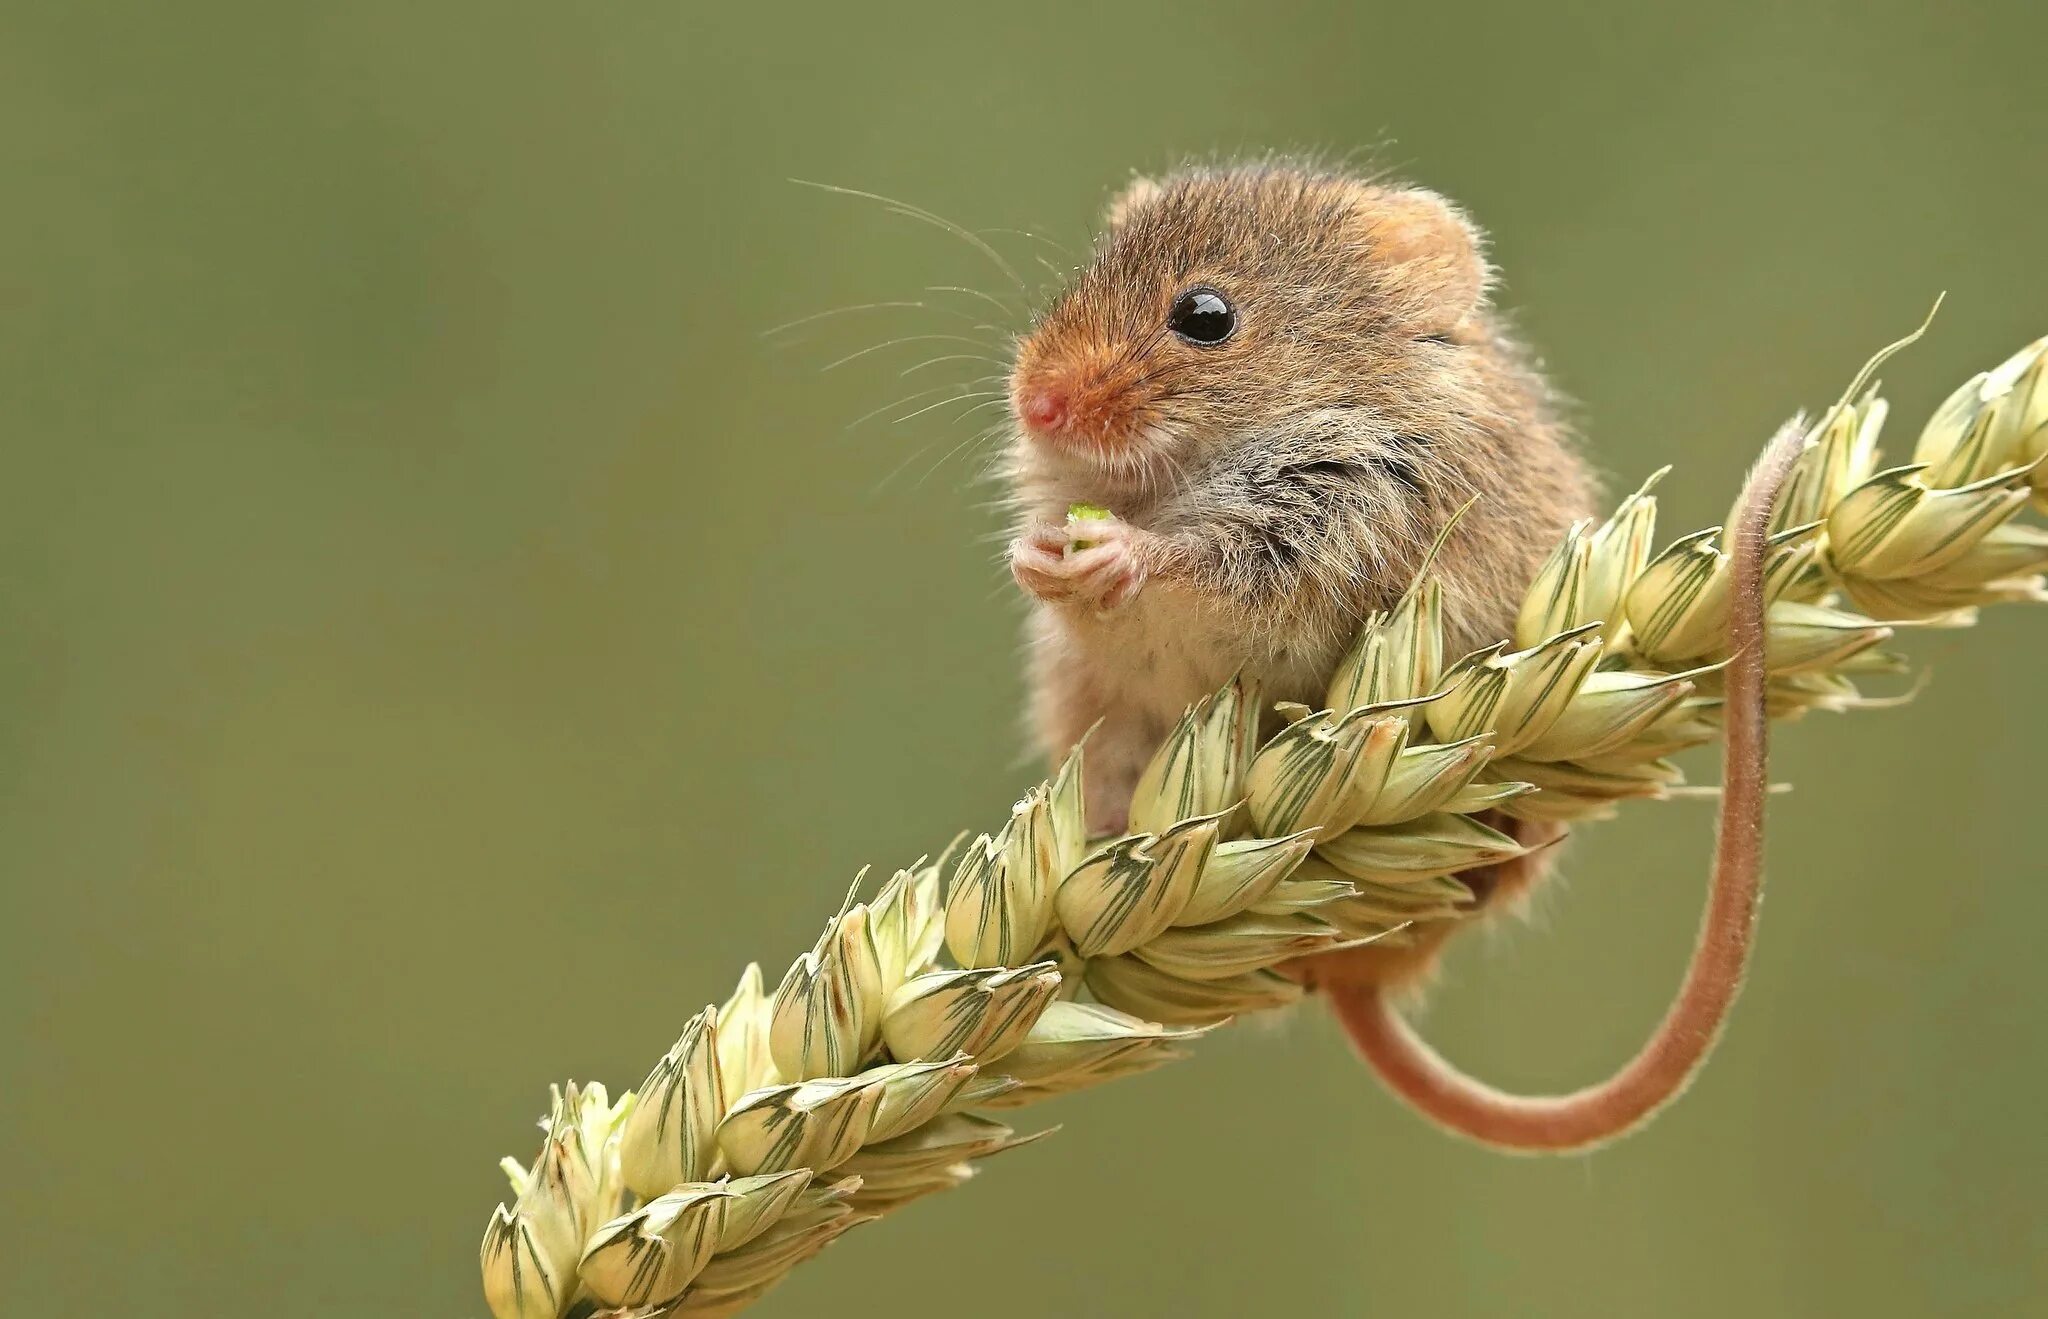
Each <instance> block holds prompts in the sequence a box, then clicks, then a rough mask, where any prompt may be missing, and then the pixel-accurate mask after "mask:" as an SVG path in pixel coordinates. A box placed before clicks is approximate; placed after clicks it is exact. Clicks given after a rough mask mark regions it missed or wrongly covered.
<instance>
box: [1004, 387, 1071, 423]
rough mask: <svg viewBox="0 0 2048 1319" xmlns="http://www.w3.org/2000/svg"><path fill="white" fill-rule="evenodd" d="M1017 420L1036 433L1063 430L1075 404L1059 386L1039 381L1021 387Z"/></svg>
mask: <svg viewBox="0 0 2048 1319" xmlns="http://www.w3.org/2000/svg"><path fill="white" fill-rule="evenodd" d="M1016 405H1017V419H1018V420H1019V421H1021V422H1023V423H1024V424H1025V425H1026V426H1028V427H1030V428H1031V429H1032V430H1034V431H1041V432H1050V431H1057V430H1061V429H1063V428H1064V427H1065V426H1066V424H1067V418H1068V417H1069V415H1071V413H1072V411H1073V402H1072V400H1071V399H1070V398H1069V397H1068V395H1067V391H1066V390H1065V389H1063V388H1061V387H1060V386H1059V385H1056V384H1052V383H1050V382H1047V381H1039V382H1035V383H1033V384H1029V385H1023V386H1020V387H1019V388H1018V390H1017V397H1016Z"/></svg>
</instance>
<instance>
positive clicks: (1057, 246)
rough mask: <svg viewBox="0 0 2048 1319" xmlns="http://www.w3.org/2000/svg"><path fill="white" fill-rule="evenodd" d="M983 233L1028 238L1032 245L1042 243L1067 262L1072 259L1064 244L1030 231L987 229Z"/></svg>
mask: <svg viewBox="0 0 2048 1319" xmlns="http://www.w3.org/2000/svg"><path fill="white" fill-rule="evenodd" d="M985 232H987V233H992V234H1015V235H1017V237H1019V238H1028V239H1030V240H1031V241H1032V242H1034V243H1043V244H1044V245H1045V246H1047V247H1049V248H1051V249H1052V250H1053V251H1055V252H1057V253H1058V254H1059V255H1061V256H1063V257H1065V258H1066V259H1067V260H1069V261H1072V260H1073V259H1074V253H1073V251H1072V250H1071V249H1070V248H1068V247H1067V245H1066V244H1064V243H1058V242H1054V241H1053V240H1052V239H1050V238H1047V237H1046V236H1045V235H1044V234H1041V233H1037V232H1034V231H1033V230H1030V229H1009V228H999V229H989V230H986V231H985Z"/></svg>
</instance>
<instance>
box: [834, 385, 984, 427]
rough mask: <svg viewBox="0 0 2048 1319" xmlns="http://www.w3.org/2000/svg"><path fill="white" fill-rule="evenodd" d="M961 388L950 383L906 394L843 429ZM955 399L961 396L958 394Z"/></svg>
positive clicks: (872, 410) (856, 418) (862, 416)
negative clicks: (906, 405)
mask: <svg viewBox="0 0 2048 1319" xmlns="http://www.w3.org/2000/svg"><path fill="white" fill-rule="evenodd" d="M959 388H960V386H959V385H958V384H957V383H954V382H951V381H948V382H947V383H946V384H943V385H933V386H932V387H931V388H929V389H920V390H918V391H917V392H916V393H912V394H905V395H904V396H903V397H902V398H894V399H890V400H889V401H888V402H887V403H884V404H883V405H882V406H881V407H879V408H870V409H868V410H867V411H866V412H863V413H861V414H860V415H859V416H858V417H855V418H854V419H853V420H852V421H849V422H847V423H846V425H845V427H844V428H843V429H846V430H852V429H853V428H854V427H856V426H858V425H860V424H861V423H862V422H864V421H868V420H871V419H872V418H875V417H879V416H881V415H882V414H883V413H884V412H892V411H894V410H895V409H897V408H900V407H902V406H903V405H904V404H906V403H915V402H917V401H918V400H919V399H924V398H930V397H931V396H932V395H933V394H943V393H945V392H946V391H947V390H958V389H959ZM955 397H960V396H959V395H957V394H956V395H955ZM939 401H940V402H942V403H944V402H950V401H951V400H950V399H941V400H939Z"/></svg>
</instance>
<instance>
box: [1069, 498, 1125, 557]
mask: <svg viewBox="0 0 2048 1319" xmlns="http://www.w3.org/2000/svg"><path fill="white" fill-rule="evenodd" d="M1115 516H1116V514H1114V513H1112V512H1110V511H1109V510H1108V509H1106V508H1104V507H1102V506H1101V505H1100V504H1069V505H1067V525H1068V526H1070V527H1071V526H1073V525H1074V524H1075V523H1076V522H1107V521H1109V520H1110V519H1112V518H1114V517H1115ZM1094 544H1095V542H1094V541H1092V540H1077V541H1073V542H1071V543H1070V544H1069V545H1068V546H1067V553H1069V554H1072V553H1073V552H1074V551H1075V550H1085V549H1089V548H1091V547H1093V546H1094Z"/></svg>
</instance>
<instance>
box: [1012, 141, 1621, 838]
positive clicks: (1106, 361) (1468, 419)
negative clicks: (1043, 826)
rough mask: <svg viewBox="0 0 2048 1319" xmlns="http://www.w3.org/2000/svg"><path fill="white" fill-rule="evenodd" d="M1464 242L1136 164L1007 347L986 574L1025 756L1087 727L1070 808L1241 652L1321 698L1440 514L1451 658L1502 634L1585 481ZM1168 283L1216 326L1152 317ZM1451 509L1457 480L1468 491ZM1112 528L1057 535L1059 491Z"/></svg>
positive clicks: (1364, 187) (1402, 208) (1277, 696)
mask: <svg viewBox="0 0 2048 1319" xmlns="http://www.w3.org/2000/svg"><path fill="white" fill-rule="evenodd" d="M1489 282H1490V280H1489V271H1488V269H1487V266H1486V264H1485V259H1484V256H1483V254H1482V250H1481V240H1480V237H1479V234H1478V232H1477V231H1476V230H1475V229H1474V228H1473V227H1472V225H1471V224H1470V222H1469V221H1467V220H1466V219H1465V217H1464V216H1463V215H1462V214H1461V213H1460V212H1459V211H1457V210H1456V209H1455V208H1454V207H1452V206H1451V205H1450V204H1449V203H1448V202H1446V201H1444V200H1443V199H1442V198H1440V197H1438V196H1436V195H1435V194H1434V193H1430V192H1426V191H1423V190H1420V189H1415V188H1407V187H1401V186H1398V185H1393V184H1387V183H1381V182H1373V181H1367V180H1363V179H1359V178H1355V177H1351V176H1347V175H1344V174H1338V173H1329V172H1319V171H1317V170H1314V169H1311V168H1307V167H1298V166H1292V165H1286V164H1261V165H1252V166H1241V167H1235V168H1205V169H1195V170H1190V171H1188V172H1185V173H1180V174H1175V175H1173V176H1170V177H1168V178H1165V179H1163V180H1160V181H1157V182H1154V181H1151V180H1140V181H1139V182H1138V183H1136V184H1134V185H1133V186H1132V188H1131V189H1129V190H1128V191H1127V192H1126V193H1125V194H1124V195H1123V196H1122V197H1120V198H1119V199H1118V200H1117V201H1116V202H1115V203H1114V204H1113V205H1112V207H1111V210H1110V227H1109V228H1108V230H1107V231H1106V232H1105V233H1104V234H1103V236H1102V238H1101V240H1100V241H1099V243H1098V245H1097V248H1096V252H1095V256H1094V261H1093V263H1092V264H1091V265H1090V266H1089V267H1088V268H1087V269H1086V270H1085V271H1083V272H1082V273H1081V274H1080V275H1079V276H1078V277H1077V278H1076V279H1075V280H1074V281H1073V282H1072V283H1071V284H1070V285H1069V286H1068V287H1067V288H1066V289H1065V290H1064V291H1063V292H1062V293H1061V294H1060V295H1059V296H1058V297H1057V298H1056V299H1055V300H1054V301H1053V303H1052V304H1051V305H1050V306H1049V307H1048V308H1047V309H1046V310H1045V312H1044V314H1043V315H1042V316H1041V317H1040V319H1039V321H1038V323H1037V324H1036V325H1035V326H1034V328H1033V330H1032V332H1031V333H1030V334H1029V335H1028V336H1027V337H1026V338H1025V339H1024V341H1023V342H1022V344H1021V345H1020V347H1019V349H1018V353H1017V360H1016V365H1015V370H1014V372H1013V374H1012V379H1011V384H1012V397H1013V401H1015V400H1018V399H1023V398H1026V397H1029V396H1030V395H1031V393H1032V391H1047V390H1050V391H1056V392H1057V394H1058V396H1059V397H1060V398H1061V399H1062V400H1063V401H1064V402H1065V404H1066V408H1065V412H1064V415H1063V420H1062V421H1061V423H1060V424H1059V425H1058V427H1057V428H1056V429H1054V430H1051V431H1047V430H1043V429H1041V430H1039V431H1036V432H1034V431H1032V430H1031V429H1030V428H1028V427H1026V426H1024V425H1023V424H1022V423H1021V422H1020V423H1019V430H1018V438H1017V441H1016V443H1015V445H1014V448H1013V451H1012V454H1011V461H1010V474H1011V479H1012V484H1013V490H1014V496H1015V505H1016V508H1017V512H1018V519H1019V529H1018V530H1019V535H1018V540H1017V542H1016V544H1015V546H1014V547H1013V566H1014V568H1015V570H1016V572H1017V576H1018V578H1019V581H1020V582H1022V583H1023V584H1024V585H1025V587H1026V589H1027V590H1029V591H1031V592H1032V593H1033V594H1035V595H1037V596H1038V597H1039V599H1040V603H1039V605H1038V607H1037V608H1036V609H1035V610H1034V614H1033V618H1032V622H1031V630H1030V635H1031V647H1032V655H1031V684H1032V688H1033V723H1034V726H1035V729H1036V732H1037V736H1038V740H1039V742H1040V745H1041V747H1042V749H1043V750H1044V752H1045V753H1046V754H1047V755H1048V756H1049V757H1053V758H1057V757H1060V756H1063V755H1064V754H1065V753H1066V751H1067V750H1068V749H1069V748H1070V747H1071V746H1072V745H1073V744H1074V743H1075V742H1076V740H1078V739H1079V738H1080V737H1081V736H1082V735H1083V734H1084V733H1086V732H1087V731H1088V729H1089V728H1090V727H1092V726H1095V725H1096V724H1097V723H1098V721H1099V722H1100V728H1099V729H1098V731H1097V732H1096V733H1095V735H1094V740H1093V741H1091V743H1090V756H1089V789H1090V791H1089V812H1090V819H1091V822H1092V823H1093V824H1094V825H1095V826H1096V827H1097V828H1099V829H1118V828H1121V827H1122V810H1123V807H1124V805H1125V803H1127V802H1128V800H1129V794H1130V791H1131V788H1132V787H1133V785H1134V784H1135V782H1136V779H1137V775H1138V773H1139V771H1140V770H1141V769H1142V768H1143V766H1144V764H1145V762H1146V761H1147V760H1148V759H1149V758H1150V756H1151V754H1152V752H1153V751H1154V750H1155V749H1156V748H1157V746H1158V744H1159V743H1160V741H1161V740H1162V739H1163V738H1164V736H1165V734H1166V732H1167V731H1168V730H1169V729H1170V728H1171V727H1172V725H1173V722H1174V721H1175V720H1176V719H1177V718H1178V717H1179V715H1180V713H1181V711H1182V709H1183V708H1184V707H1185V706H1187V705H1188V704H1189V703H1190V702H1191V701H1194V700H1195V699H1197V698H1199V697H1201V696H1203V695H1205V694H1206V693H1208V692H1210V691H1213V690H1214V689H1216V688H1217V687H1219V686H1221V685H1222V684H1223V683H1224V682H1226V681H1227V680H1228V679H1229V678H1230V676H1231V675H1232V674H1233V673H1235V672H1238V671H1239V670H1243V671H1246V672H1248V673H1249V674H1251V675H1252V676H1254V677H1257V678H1258V679H1260V680H1261V682H1262V683H1263V684H1264V687H1265V691H1266V694H1267V696H1268V697H1269V698H1270V699H1273V700H1293V701H1301V702H1305V703H1307V704H1311V705H1315V704H1319V703H1320V702H1321V700H1322V697H1323V694H1324V688H1325V686H1326V684H1327V683H1328V680H1329V678H1330V675H1331V673H1332V672H1333V670H1334V669H1335V667H1336V664H1337V662H1338V660H1339V659H1340V658H1341V657H1342V655H1343V652H1344V649H1345V647H1346V645H1347V644H1348V642H1349V641H1350V639H1351V637H1352V636H1353V634H1354V633H1355V632H1356V630H1357V628H1358V626H1359V624H1360V622H1361V620H1362V619H1363V618H1364V617H1365V616H1366V615H1367V614H1368V613H1369V612H1371V611H1373V610H1375V609H1381V608H1385V607H1386V606H1388V605H1390V604H1392V603H1393V602H1394V600H1395V599H1396V598H1397V597H1398V596H1399V595H1400V593H1401V592H1402V591H1403V590H1404V589H1405V588H1406V587H1407V585H1408V583H1409V581H1410V580H1411V578H1412V577H1413V576H1414V574H1415V572H1416V570H1417V568H1418V567H1419V566H1420V563H1421V560H1422V556H1423V554H1424V553H1425V551H1426V549H1427V547H1428V546H1429V544H1430V542H1431V541H1432V540H1433V539H1434V538H1435V536H1436V535H1437V533H1438V532H1439V531H1440V530H1441V529H1442V528H1443V526H1444V524H1445V522H1446V520H1447V519H1448V518H1449V517H1450V516H1451V515H1452V513H1453V512H1455V511H1456V510H1457V509H1458V508H1459V507H1461V506H1462V505H1464V504H1466V503H1467V502H1468V501H1475V502H1473V505H1472V508H1471V510H1470V511H1469V512H1468V513H1466V514H1465V516H1464V518H1463V519H1462V520H1461V521H1460V522H1459V524H1458V526H1457V529H1456V531H1455V532H1454V534H1453V535H1452V536H1451V538H1450V540H1449V542H1448V544H1447V545H1446V546H1445V548H1444V550H1443V552H1442V555H1441V556H1440V558H1439V560H1438V563H1437V571H1438V572H1439V573H1440V574H1441V576H1442V578H1443V582H1444V587H1445V603H1446V627H1447V632H1448V638H1447V639H1448V643H1449V646H1450V648H1451V653H1452V654H1454V655H1455V654H1459V653H1463V651H1464V650H1466V649H1471V648H1475V647H1478V646H1480V645H1484V644H1490V643H1492V642H1494V641H1497V640H1499V639H1501V638H1503V637H1506V636H1507V635H1508V634H1509V633H1510V631H1511V629H1512V624H1513V620H1514V613H1515V608H1516V603H1517V601H1518V600H1519V597H1520V595H1521V593H1522V590H1523V588H1524V587H1525V586H1526V585H1527V583H1528V581H1529V580H1530V578H1531V577H1532V576H1533V575H1534V574H1535V571H1536V569H1537V567H1538V566H1539V565H1540V563H1541V560H1542V558H1543V556H1544V555H1545V554H1546V553H1547V552H1548V551H1549V549H1550V548H1551V546H1552V545H1554V544H1555V542H1556V540H1557V537H1558V536H1559V534H1560V533H1561V532H1562V531H1563V530H1564V529H1565V527H1566V526H1568V525H1569V524H1570V523H1571V522H1572V521H1574V520H1575V519H1577V518H1579V517H1582V516H1584V515H1586V514H1587V513H1588V512H1589V511H1590V510H1591V505H1592V499H1593V490H1592V482H1591V481H1590V479H1589V477H1588V475H1587V472H1586V469H1585V467H1584V465H1583V464H1582V462H1581V460H1580V459H1579V457H1578V455H1577V453H1576V452H1575V450H1574V448H1573V446H1572V444H1571V442H1570V439H1569V436H1568V434H1567V432H1566V428H1565V427H1564V425H1563V424H1562V423H1561V421H1560V420H1559V418H1558V416H1557V414H1556V410H1555V409H1554V407H1553V406H1552V401H1551V394H1550V390H1549V388H1548V386H1547V385H1546V384H1545V382H1544V381H1543V379H1542V377H1541V376H1540V375H1539V374H1538V373H1537V371H1536V369H1535V368H1534V366H1533V365H1532V364H1531V362H1530V360H1529V358H1528V355H1527V353H1526V352H1525V351H1524V350H1523V349H1522V348H1521V347H1520V346H1519V345H1518V344H1517V343H1515V342H1514V340H1513V339H1512V338H1511V337H1510V336H1509V335H1508V334H1507V333H1506V332H1505V330H1504V329H1503V328H1502V326H1501V325H1500V323H1499V321H1498V319H1497V317H1496V316H1495V315H1494V313H1493V312H1492V310H1491V308H1490V306H1489V304H1488V301H1487V297H1486V291H1487V288H1488V285H1489ZM1193 285H1208V286H1212V287H1214V288H1215V289H1217V290H1219V291H1220V292H1222V293H1223V294H1224V295H1225V296H1226V297H1227V298H1228V299H1229V300H1230V301H1231V302H1232V304H1233V305H1234V307H1235V309H1236V313H1237V330H1236V332H1235V334H1234V335H1233V336H1232V337H1231V338H1230V339H1229V340H1228V341H1226V342H1225V343H1223V344H1221V345H1218V346H1215V347H1200V346H1196V345H1192V344H1189V343H1186V342H1184V341H1182V340H1181V339H1179V338H1177V337H1176V336H1175V335H1173V334H1172V333H1170V332H1169V331H1168V330H1167V328H1166V317H1167V313H1168V309H1169V308H1170V307H1171V306H1172V304H1173V302H1174V300H1175V298H1177V297H1178V296H1179V295H1180V294H1181V293H1182V292H1183V291H1185V290H1186V289H1188V288H1189V287H1190V286H1193ZM1475 497H1476V498H1475ZM1076 502H1085V503H1091V504H1099V505H1103V506H1105V507H1107V508H1109V509H1110V510H1111V511H1112V512H1113V513H1114V514H1115V518H1116V520H1115V522H1113V523H1110V524H1105V525H1102V526H1098V527H1091V528H1086V529H1084V530H1086V531H1088V532H1090V533H1092V535H1091V537H1090V538H1097V537H1099V538H1100V539H1101V540H1102V542H1103V543H1102V545H1101V547H1100V548H1099V549H1095V550H1089V551H1085V552H1083V553H1080V554H1072V555H1066V554H1063V553H1061V550H1062V549H1063V548H1064V542H1065V540H1066V535H1067V533H1066V530H1065V528H1064V527H1063V526H1062V525H1061V524H1062V522H1063V520H1064V518H1065V515H1066V512H1067V509H1068V506H1069V505H1071V504H1073V503H1076Z"/></svg>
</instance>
